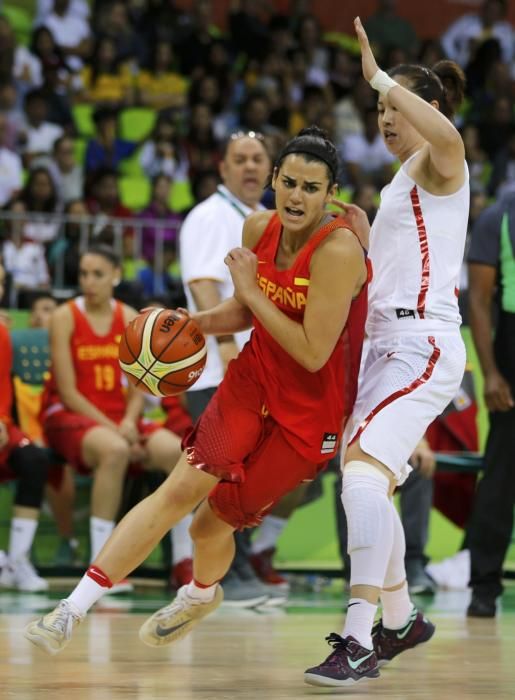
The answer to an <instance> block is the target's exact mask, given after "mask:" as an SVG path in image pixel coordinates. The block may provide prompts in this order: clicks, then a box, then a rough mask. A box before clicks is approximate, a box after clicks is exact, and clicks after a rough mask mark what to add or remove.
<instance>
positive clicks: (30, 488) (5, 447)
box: [0, 265, 49, 592]
mask: <svg viewBox="0 0 515 700" xmlns="http://www.w3.org/2000/svg"><path fill="white" fill-rule="evenodd" d="M4 279H5V272H4V269H3V267H2V266H1V265H0V298H1V297H2V296H3V291H4ZM0 353H1V358H0V481H12V480H16V493H15V496H14V507H13V513H12V517H11V526H10V532H9V547H8V551H7V557H6V556H5V554H4V553H3V552H2V554H3V556H2V558H1V559H2V562H1V564H0V566H1V569H0V587H1V588H13V589H16V590H19V591H27V592H36V591H46V590H47V589H48V583H47V582H46V581H45V580H44V579H42V578H41V577H40V576H39V575H38V573H37V571H36V570H35V568H34V567H33V565H32V564H31V562H30V558H29V557H30V549H31V547H32V543H33V541H34V536H35V534H36V529H37V526H38V519H39V512H40V508H41V502H42V500H43V489H44V486H45V482H46V478H47V471H48V467H49V464H48V459H47V457H46V454H45V452H44V451H43V450H42V449H41V448H39V447H37V446H36V445H34V444H32V443H31V442H30V440H29V439H28V438H27V436H26V435H24V433H23V432H22V431H21V430H20V429H19V428H18V426H16V425H15V424H14V423H13V421H12V418H11V415H12V403H13V393H12V384H11V366H12V354H13V351H12V346H11V341H10V338H9V333H8V331H7V329H6V327H5V326H4V325H3V324H0Z"/></svg>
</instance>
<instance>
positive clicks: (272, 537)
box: [251, 515, 288, 554]
mask: <svg viewBox="0 0 515 700" xmlns="http://www.w3.org/2000/svg"><path fill="white" fill-rule="evenodd" d="M287 524H288V519H287V518H278V517H277V515H267V516H265V518H264V519H263V522H262V523H261V525H260V526H259V529H258V531H257V535H256V537H255V538H254V539H253V540H252V545H251V551H252V554H259V552H264V551H265V550H267V549H272V548H273V547H275V545H276V544H277V540H278V539H279V537H280V536H281V534H282V531H283V530H284V528H285V527H286V525H287Z"/></svg>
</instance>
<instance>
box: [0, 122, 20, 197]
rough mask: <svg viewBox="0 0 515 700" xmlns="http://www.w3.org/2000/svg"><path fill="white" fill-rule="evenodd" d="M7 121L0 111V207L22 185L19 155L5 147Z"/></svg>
mask: <svg viewBox="0 0 515 700" xmlns="http://www.w3.org/2000/svg"><path fill="white" fill-rule="evenodd" d="M7 130H8V123H7V119H6V117H5V115H4V114H2V113H1V112H0V174H1V177H0V207H3V206H4V205H5V204H6V203H7V202H8V201H9V200H10V199H12V198H13V197H14V196H15V195H16V194H17V193H18V191H19V190H20V189H21V186H22V174H23V166H22V162H21V158H20V156H19V155H18V154H17V153H15V152H14V151H12V150H11V149H9V148H7V146H6V141H7V133H8V131H7Z"/></svg>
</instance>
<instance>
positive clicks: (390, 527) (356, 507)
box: [305, 18, 469, 686]
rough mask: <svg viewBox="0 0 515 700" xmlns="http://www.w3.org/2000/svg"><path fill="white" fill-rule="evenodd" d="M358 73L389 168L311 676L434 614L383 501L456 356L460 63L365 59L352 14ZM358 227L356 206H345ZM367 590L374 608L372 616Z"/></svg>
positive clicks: (359, 671) (412, 639) (444, 389)
mask: <svg viewBox="0 0 515 700" xmlns="http://www.w3.org/2000/svg"><path fill="white" fill-rule="evenodd" d="M355 28H356V33H357V35H358V39H359V43H360V47H361V55H362V66H363V74H364V76H365V78H366V79H367V80H368V81H369V82H370V84H371V86H372V87H373V88H374V89H376V90H377V91H378V93H379V95H378V103H377V108H378V120H379V128H380V131H381V134H382V136H383V139H384V141H385V143H386V146H387V147H388V149H389V151H390V152H391V153H393V154H394V155H395V156H397V157H398V159H399V161H400V164H401V166H400V169H399V171H398V172H397V174H396V175H395V177H394V178H393V180H392V182H391V184H390V185H388V186H387V187H385V188H384V189H383V191H382V193H381V205H380V208H379V212H378V214H377V216H376V218H375V220H374V224H373V226H372V229H371V231H370V247H369V255H370V258H371V261H372V267H373V273H374V277H373V280H372V283H371V288H370V292H369V312H368V320H367V335H368V337H369V342H370V348H369V352H368V355H367V357H366V359H365V361H364V363H363V367H362V375H361V379H360V387H359V389H358V398H357V401H356V404H355V407H354V413H353V417H352V420H351V421H350V425H349V431H348V434H347V446H346V447H344V456H343V459H342V463H344V468H343V482H342V502H343V506H344V508H345V513H346V516H347V522H348V529H349V535H348V551H349V555H350V558H351V581H350V584H351V592H350V600H349V604H348V610H347V616H346V620H345V626H344V629H343V632H342V635H341V636H340V635H338V634H334V633H332V634H331V635H330V636H329V637H327V641H328V642H329V644H330V645H331V646H332V647H333V652H332V653H331V654H330V655H329V657H328V658H327V659H326V660H325V661H324V662H323V663H321V664H320V665H319V666H315V667H313V668H310V669H308V670H307V671H306V674H305V680H306V682H308V683H311V684H314V685H324V686H341V685H351V684H353V683H354V682H356V681H359V680H362V679H366V678H376V677H377V676H378V675H379V671H378V668H379V667H380V666H381V665H383V664H385V663H387V662H388V661H390V660H391V659H393V657H394V656H397V654H399V653H401V652H402V651H405V650H407V649H411V648H412V647H414V646H416V645H417V644H420V643H421V642H425V641H427V640H428V639H430V637H431V636H432V635H433V633H434V626H433V625H432V624H431V623H430V622H429V621H428V620H426V618H424V616H423V615H422V613H420V612H418V611H417V610H416V608H415V607H414V606H413V604H412V603H411V601H410V598H409V595H408V588H407V583H406V572H405V568H404V553H405V540H404V532H403V529H402V525H401V522H400V519H399V516H398V514H397V512H396V510H395V508H394V506H393V502H392V493H393V490H394V488H395V487H396V486H397V485H399V484H401V483H402V482H403V481H404V479H405V478H406V476H407V474H408V471H409V469H410V468H409V467H408V466H407V462H408V458H409V457H410V455H411V453H412V452H413V451H414V449H415V447H416V445H417V443H418V441H419V440H420V439H421V438H422V437H423V435H424V433H425V431H426V428H427V427H428V425H429V424H430V423H431V422H432V421H433V420H434V419H435V418H436V417H437V416H438V415H439V414H440V413H441V412H442V411H443V410H444V408H445V407H446V405H447V404H448V403H449V401H451V399H452V398H453V397H454V396H455V394H456V391H457V389H458V387H459V386H460V382H461V379H462V376H463V372H464V368H465V348H464V345H463V341H462V339H461V335H460V330H459V327H460V322H461V318H460V314H459V311H458V298H457V292H458V290H457V284H458V279H459V274H460V268H461V264H462V258H463V252H464V247H465V236H466V229H467V219H468V212H469V184H468V171H467V166H466V163H465V156H464V146H463V142H462V140H461V137H460V135H459V133H458V131H457V130H456V129H455V127H454V125H453V124H452V121H451V118H452V113H453V111H454V110H453V107H454V106H457V105H458V104H459V102H460V101H461V99H462V97H463V90H464V82H465V79H464V76H463V73H462V71H461V69H459V67H458V66H457V65H456V64H454V63H452V62H451V61H440V62H439V63H438V64H437V65H436V66H435V67H434V69H433V70H430V69H428V68H423V67H421V66H413V65H402V66H397V67H396V68H393V69H391V70H390V71H389V74H387V73H385V72H384V71H382V70H380V69H378V67H377V64H376V61H375V58H374V56H373V53H372V51H371V49H370V46H369V43H368V39H367V35H366V33H365V31H364V29H363V26H362V24H361V21H360V20H359V18H356V20H355ZM347 215H348V216H351V217H354V218H355V222H353V223H355V225H356V227H357V228H358V229H359V230H360V232H361V235H362V238H366V237H367V234H368V222H367V221H366V217H365V215H364V212H362V211H361V210H359V209H358V208H356V207H350V208H349V210H348V211H347ZM379 598H380V599H381V604H382V618H381V620H379V622H377V623H376V624H375V625H374V617H375V614H376V610H377V605H378V601H379Z"/></svg>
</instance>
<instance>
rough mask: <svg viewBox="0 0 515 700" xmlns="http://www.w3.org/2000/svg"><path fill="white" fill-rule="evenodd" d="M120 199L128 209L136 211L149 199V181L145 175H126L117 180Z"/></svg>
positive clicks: (144, 205) (145, 204)
mask: <svg viewBox="0 0 515 700" xmlns="http://www.w3.org/2000/svg"><path fill="white" fill-rule="evenodd" d="M118 184H119V187H120V199H121V201H122V204H124V205H125V206H126V207H129V209H133V210H134V211H138V210H139V209H143V207H146V206H147V204H148V203H149V201H150V182H149V180H147V178H146V177H141V176H137V175H126V176H123V177H121V178H120V179H119V180H118Z"/></svg>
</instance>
